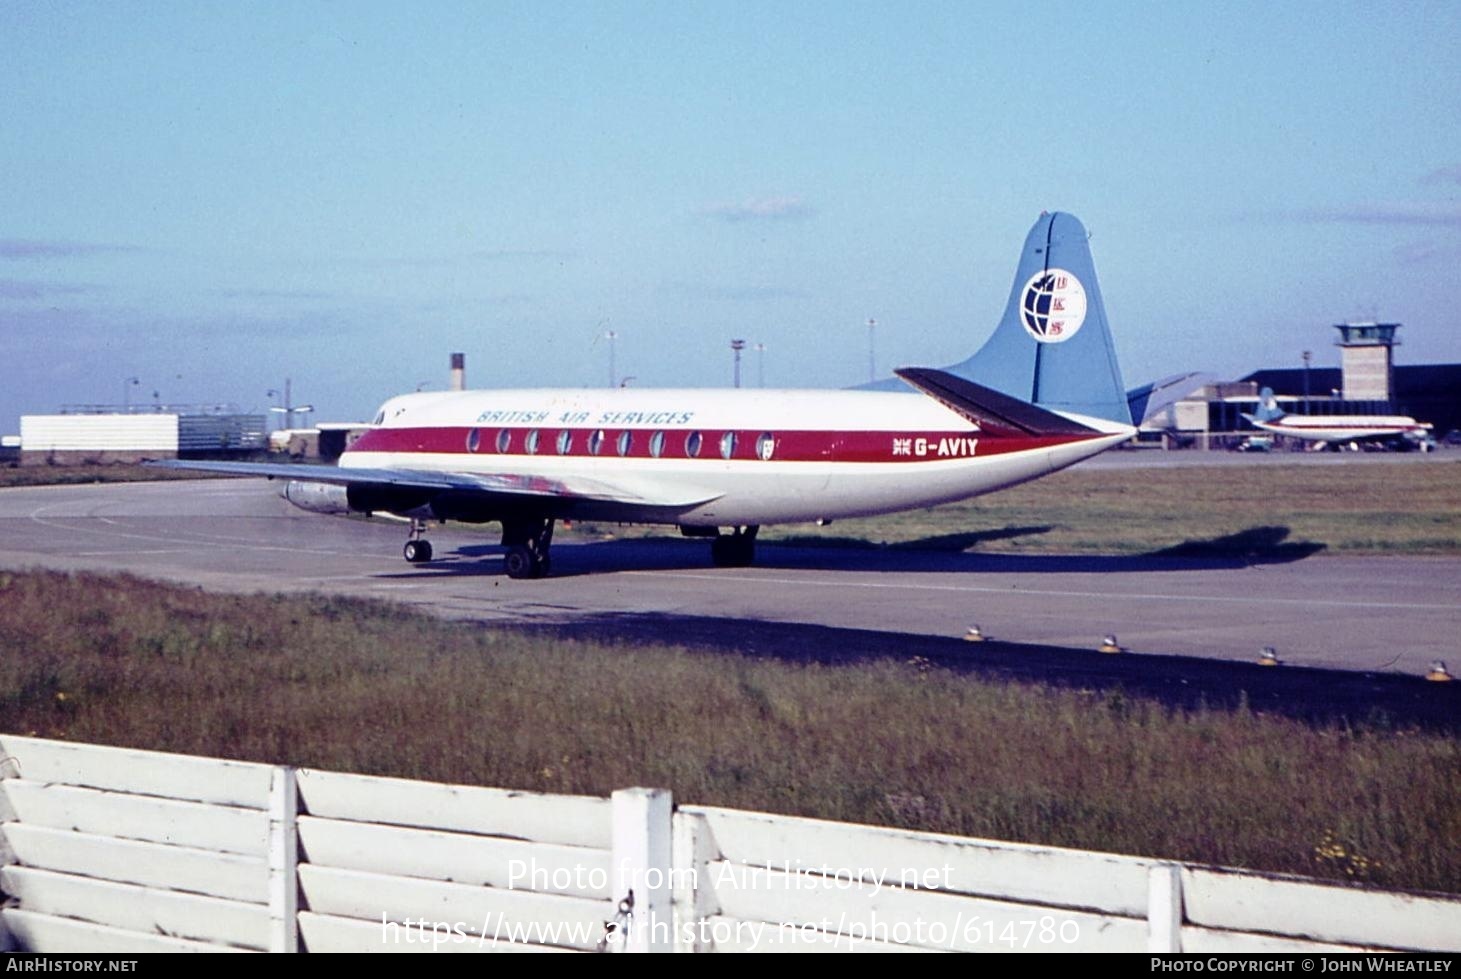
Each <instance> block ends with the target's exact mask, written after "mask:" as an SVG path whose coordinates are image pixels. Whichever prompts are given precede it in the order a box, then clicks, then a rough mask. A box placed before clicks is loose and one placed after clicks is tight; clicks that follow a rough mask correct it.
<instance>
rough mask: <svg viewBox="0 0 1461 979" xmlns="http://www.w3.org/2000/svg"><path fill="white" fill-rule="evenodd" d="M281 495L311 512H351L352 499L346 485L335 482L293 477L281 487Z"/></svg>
mask: <svg viewBox="0 0 1461 979" xmlns="http://www.w3.org/2000/svg"><path fill="white" fill-rule="evenodd" d="M279 495H280V496H282V497H284V498H285V499H286V500H288V501H289V502H290V503H293V504H294V505H295V506H297V507H299V508H300V509H301V510H308V511H309V512H310V513H349V512H350V500H349V499H348V497H347V495H346V491H345V487H343V486H336V485H334V484H333V483H311V482H306V481H305V480H302V479H291V480H290V481H289V482H287V483H285V484H284V485H283V486H281V487H279Z"/></svg>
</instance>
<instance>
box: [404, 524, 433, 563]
mask: <svg viewBox="0 0 1461 979" xmlns="http://www.w3.org/2000/svg"><path fill="white" fill-rule="evenodd" d="M425 533H426V521H425V520H412V521H411V539H410V540H408V541H406V546H405V547H404V548H402V549H401V553H402V554H403V555H404V556H405V558H406V560H407V561H409V562H411V563H412V564H421V563H423V562H425V561H430V560H431V541H429V540H427V539H426V538H425V537H423V536H422V535H423V534H425Z"/></svg>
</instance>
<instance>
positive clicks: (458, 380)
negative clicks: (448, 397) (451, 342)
mask: <svg viewBox="0 0 1461 979" xmlns="http://www.w3.org/2000/svg"><path fill="white" fill-rule="evenodd" d="M451 389H452V390H453V391H465V390H466V389H467V355H466V354H452V355H451Z"/></svg>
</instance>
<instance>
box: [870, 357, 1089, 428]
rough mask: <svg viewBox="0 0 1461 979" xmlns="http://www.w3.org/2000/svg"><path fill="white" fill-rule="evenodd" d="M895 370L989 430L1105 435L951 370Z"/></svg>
mask: <svg viewBox="0 0 1461 979" xmlns="http://www.w3.org/2000/svg"><path fill="white" fill-rule="evenodd" d="M893 373H895V374H897V375H898V376H899V377H901V378H902V379H903V380H905V381H907V382H908V383H909V384H911V385H913V386H914V387H916V388H918V390H920V391H922V392H923V393H924V394H927V395H928V396H929V397H931V398H933V399H934V400H936V401H938V402H939V403H940V404H942V405H943V406H944V407H946V408H949V409H950V410H952V411H956V412H958V413H959V414H961V415H963V416H964V417H965V418H967V419H969V420H970V421H972V422H974V423H975V424H976V425H978V426H979V427H980V429H981V430H983V431H986V432H990V433H999V434H1009V435H1069V436H1083V435H1099V434H1101V433H1100V432H1098V431H1096V430H1095V429H1094V428H1089V427H1087V426H1085V425H1082V424H1080V423H1079V422H1074V421H1071V420H1070V419H1069V418H1066V417H1064V416H1062V415H1057V414H1056V413H1055V412H1053V411H1046V410H1045V409H1044V408H1041V407H1039V406H1038V405H1032V404H1030V403H1029V402H1028V401H1021V400H1020V399H1019V398H1012V397H1010V396H1009V395H1007V394H1001V393H1000V392H998V391H995V390H993V389H991V388H987V387H984V386H983V385H982V384H975V383H974V382H973V381H966V380H965V379H964V378H962V377H958V376H956V375H954V374H950V373H948V372H947V371H940V370H934V369H933V368H930V367H904V368H902V369H901V370H897V371H894V372H893Z"/></svg>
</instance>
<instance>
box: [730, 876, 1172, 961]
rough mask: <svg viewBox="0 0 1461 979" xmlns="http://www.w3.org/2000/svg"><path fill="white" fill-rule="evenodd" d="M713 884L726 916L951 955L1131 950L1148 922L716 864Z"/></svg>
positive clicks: (1142, 936)
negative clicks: (991, 951) (934, 950)
mask: <svg viewBox="0 0 1461 979" xmlns="http://www.w3.org/2000/svg"><path fill="white" fill-rule="evenodd" d="M709 886H713V887H715V891H716V899H717V900H718V901H719V902H720V906H721V908H722V911H723V914H724V915H726V916H727V917H732V918H739V919H742V920H746V921H765V922H767V923H769V924H773V925H775V924H783V923H784V924H787V925H790V926H798V927H801V926H806V927H810V928H817V929H820V930H822V931H826V932H830V933H835V934H841V935H849V936H852V935H863V936H866V937H869V938H875V939H878V940H887V941H892V942H895V943H901V944H908V943H914V944H921V945H924V946H926V947H930V948H939V949H944V950H947V951H964V952H979V951H988V950H991V949H993V950H996V951H1012V950H1020V951H1025V950H1029V951H1082V952H1096V951H1132V950H1140V949H1143V948H1145V947H1146V935H1147V925H1146V918H1145V915H1143V916H1142V917H1141V918H1122V917H1116V916H1113V915H1102V914H1092V913H1088V912H1084V911H1071V910H1069V909H1065V908H1052V907H1047V906H1044V905H1034V904H1016V903H1013V902H1008V901H997V900H991V899H988V898H980V897H973V896H970V895H965V894H949V893H945V892H940V891H915V890H909V889H906V888H901V887H887V886H878V885H876V884H872V883H855V882H850V881H846V880H843V881H840V882H839V881H836V880H834V879H832V878H816V877H807V876H804V875H801V874H797V873H795V872H793V873H790V874H788V873H785V872H782V871H768V870H766V869H764V868H757V867H747V866H745V865H743V864H729V863H726V862H725V861H716V862H714V863H712V864H711V866H710V882H709Z"/></svg>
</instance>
